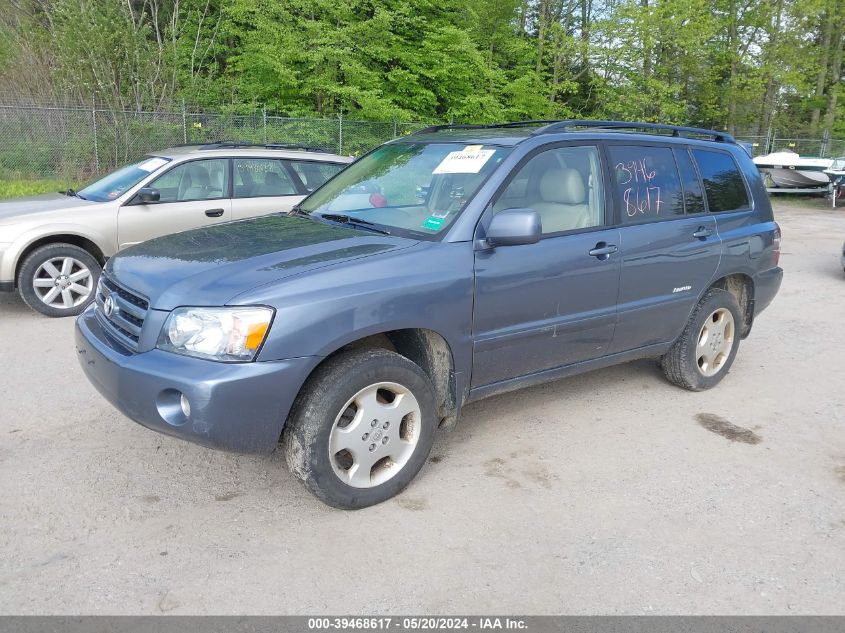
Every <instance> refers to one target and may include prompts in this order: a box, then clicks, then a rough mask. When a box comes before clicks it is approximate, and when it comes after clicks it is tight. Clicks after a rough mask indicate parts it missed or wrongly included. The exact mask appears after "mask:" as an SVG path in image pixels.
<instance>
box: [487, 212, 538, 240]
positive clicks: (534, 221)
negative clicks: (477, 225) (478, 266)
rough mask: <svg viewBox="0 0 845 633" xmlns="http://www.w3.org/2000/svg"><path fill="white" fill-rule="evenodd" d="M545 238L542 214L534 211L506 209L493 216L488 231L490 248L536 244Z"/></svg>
mask: <svg viewBox="0 0 845 633" xmlns="http://www.w3.org/2000/svg"><path fill="white" fill-rule="evenodd" d="M542 236H543V224H542V222H541V220H540V214H538V213H537V212H536V211H535V210H534V209H505V210H504V211H500V212H499V213H497V214H496V215H494V216H493V219H492V220H491V221H490V226H489V227H488V229H487V243H488V244H489V245H490V246H518V245H519V244H536V243H537V242H539V241H540V238H541V237H542Z"/></svg>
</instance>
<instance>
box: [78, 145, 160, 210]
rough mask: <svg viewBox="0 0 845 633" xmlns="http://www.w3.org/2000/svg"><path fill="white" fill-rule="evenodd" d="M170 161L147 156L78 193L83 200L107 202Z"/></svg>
mask: <svg viewBox="0 0 845 633" xmlns="http://www.w3.org/2000/svg"><path fill="white" fill-rule="evenodd" d="M169 162H170V159H169V158H161V157H159V156H148V157H147V158H145V159H144V160H141V161H138V162H137V163H132V164H131V165H126V166H125V167H121V168H120V169H118V170H117V171H113V172H112V173H110V174H109V175H108V176H105V177H103V178H100V179H99V180H97V181H96V182H93V183H91V184H90V185H88V186H87V187H85V189H82V190H81V191H80V192H79V193H78V195H79V197H80V198H84V199H85V200H94V201H95V202H108V201H109V200H114V199H115V198H118V197H120V196H121V195H123V194H124V193H126V192H127V191H128V190H129V189H131V188H132V187H134V186H135V185H137V184H138V183H139V182H141V180H143V179H144V177H146V176H149V175H150V174H151V173H153V172H154V171H156V170H158V169H160V168H161V167H163V166H164V165H166V164H167V163H169Z"/></svg>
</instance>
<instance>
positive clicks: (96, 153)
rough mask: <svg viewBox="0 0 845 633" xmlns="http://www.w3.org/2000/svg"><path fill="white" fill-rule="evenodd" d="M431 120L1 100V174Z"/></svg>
mask: <svg viewBox="0 0 845 633" xmlns="http://www.w3.org/2000/svg"><path fill="white" fill-rule="evenodd" d="M426 125H428V124H427V123H404V122H399V121H357V120H350V119H346V118H344V117H342V116H335V117H331V118H323V119H316V118H290V117H281V116H276V115H274V114H270V113H268V112H267V111H265V110H258V111H255V112H253V113H252V114H246V115H243V114H224V113H219V112H198V111H196V110H195V109H193V108H183V109H182V110H181V111H179V112H135V111H115V110H110V109H106V108H101V107H97V106H92V107H89V108H85V107H56V106H46V105H22V104H9V103H6V104H3V103H0V180H35V179H40V178H59V179H64V180H66V181H68V182H76V183H81V182H84V181H86V180H90V179H91V178H93V177H95V176H98V175H101V174H104V173H107V172H109V171H111V170H113V169H116V168H117V167H119V166H121V165H124V164H126V163H128V162H131V161H133V160H137V159H139V158H141V157H142V156H144V154H146V153H148V152H150V151H155V150H160V149H163V148H165V147H171V146H173V145H180V144H188V143H209V142H212V141H220V140H234V141H243V142H248V143H291V144H301V145H307V146H311V147H320V148H323V149H326V150H328V151H330V152H336V153H338V154H347V155H353V156H357V155H360V154H361V153H363V152H366V151H367V150H369V149H371V148H373V147H375V146H376V145H379V144H381V143H383V142H385V141H387V140H389V139H391V138H396V137H399V136H403V135H406V134H410V133H412V132H414V131H416V130H419V129H420V128H422V127H425V126H426ZM737 140H739V141H741V142H746V143H749V144H750V145H751V148H752V153H753V155H754V156H762V155H765V154H769V153H771V152H774V151H779V150H792V151H794V152H797V153H798V154H800V155H802V156H821V157H823V158H835V157H839V156H845V140H835V139H811V138H782V137H780V136H778V134H777V132H776V131H774V130H772V131H770V132H769V133H768V134H766V135H762V136H761V135H757V136H754V135H737Z"/></svg>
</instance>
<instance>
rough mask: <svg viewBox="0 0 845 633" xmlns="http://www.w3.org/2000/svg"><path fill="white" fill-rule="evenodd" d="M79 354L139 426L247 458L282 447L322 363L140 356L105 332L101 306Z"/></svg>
mask: <svg viewBox="0 0 845 633" xmlns="http://www.w3.org/2000/svg"><path fill="white" fill-rule="evenodd" d="M76 351H77V356H78V358H79V363H80V365H81V366H82V369H83V370H84V372H85V375H86V377H87V378H88V380H89V381H90V382H91V384H93V385H94V387H96V389H97V391H99V392H100V393H101V394H102V395H103V397H105V398H106V400H108V401H109V402H110V403H111V404H113V405H114V406H115V407H117V409H118V410H119V411H120V412H121V413H123V414H124V415H126V416H127V417H129V418H131V419H132V420H134V421H135V422H137V423H138V424H141V425H143V426H145V427H147V428H149V429H152V430H154V431H158V432H160V433H164V434H166V435H171V436H173V437H178V438H180V439H183V440H188V441H190V442H195V443H197V444H202V445H204V446H208V447H210V448H217V449H224V450H230V451H235V452H239V453H269V452H271V451H272V450H273V449H274V448H275V447H276V445H277V444H278V441H279V437H280V436H281V432H282V428H283V426H284V423H285V420H286V419H287V416H288V413H289V412H290V408H291V405H292V404H293V401H294V398H296V395H297V393H298V392H299V389H300V387H301V386H302V384H303V383H304V382H305V379H306V378H307V377H308V374H309V373H310V372H311V370H312V369H313V368H314V367H315V366H316V365H317V363H318V362H319V361H320V360H321V359H320V358H317V357H306V358H293V359H289V360H281V361H269V362H252V363H218V362H214V361H208V360H202V359H198V358H190V357H187V356H180V355H178V354H172V353H170V352H164V351H161V350H157V349H154V350H151V351H149V352H143V353H140V354H134V353H131V352H129V351H128V350H126V349H125V348H123V347H122V346H121V345H120V344H119V343H117V342H116V341H113V340H112V339H111V337H109V336H108V334H106V332H104V331H103V329H102V328H101V326H100V324H99V322H98V321H97V319H96V317H95V315H94V308H93V306H92V307H91V308H89V309H88V310H86V311H85V312H83V313H82V314H81V315H80V316H79V318H78V319H77V321H76ZM182 394H184V395H185V397H186V398H187V399H188V401H189V402H190V414H189V415H188V416H187V417H186V416H185V415H184V413H182V409H181V407H180V404H179V403H180V398H181V395H182Z"/></svg>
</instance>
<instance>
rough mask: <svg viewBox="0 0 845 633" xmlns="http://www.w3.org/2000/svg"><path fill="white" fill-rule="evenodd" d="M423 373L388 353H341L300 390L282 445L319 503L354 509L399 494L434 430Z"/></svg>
mask: <svg viewBox="0 0 845 633" xmlns="http://www.w3.org/2000/svg"><path fill="white" fill-rule="evenodd" d="M434 402H435V398H434V388H433V387H432V385H431V381H430V380H429V378H428V376H427V375H426V374H425V372H423V370H422V369H421V368H420V367H419V366H418V365H416V364H414V363H412V362H411V361H410V360H408V359H407V358H405V357H404V356H401V355H399V354H397V353H395V352H391V351H388V350H384V349H366V350H351V351H348V352H343V353H341V354H340V355H338V356H337V357H335V358H333V359H331V360H329V361H328V362H326V363H325V364H324V365H323V366H321V367H320V368H318V369H317V370H316V372H315V374H314V375H313V376H312V377H311V378H309V380H308V382H307V383H306V384H305V386H304V387H303V388H302V391H301V392H300V394H299V396H298V397H297V400H296V402H295V403H294V407H293V410H292V412H291V416H290V418H289V420H288V423H287V425H286V427H285V431H284V434H283V438H282V442H283V445H284V451H285V457H286V459H287V463H288V466H289V468H290V470H291V472H292V473H293V474H294V475H296V476H297V477H299V478H300V479H302V481H303V482H304V483H305V486H306V487H307V488H308V489H309V490H310V491H311V492H312V493H314V494H315V495H316V496H317V497H319V498H320V499H321V500H322V501H324V502H325V503H327V504H328V505H330V506H333V507H335V508H341V509H344V510H354V509H358V508H364V507H367V506H371V505H374V504H377V503H381V502H382V501H386V500H387V499H390V498H391V497H393V496H395V495H396V494H398V493H399V492H401V491H402V490H403V489H404V488H405V487H406V486H407V485H408V484H409V483H410V482H411V480H412V479H413V478H414V477H415V476H416V474H417V473H418V472H419V470H420V468H422V466H423V464H424V463H425V460H426V458H427V457H428V454H429V452H430V451H431V445H432V443H433V442H434V433H435V430H436V427H437V420H436V414H435V404H434Z"/></svg>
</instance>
